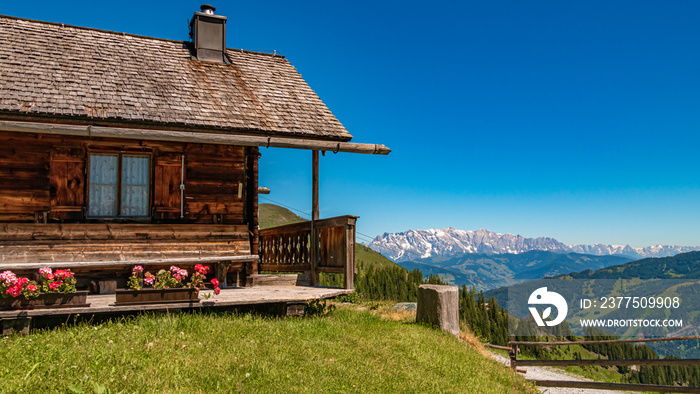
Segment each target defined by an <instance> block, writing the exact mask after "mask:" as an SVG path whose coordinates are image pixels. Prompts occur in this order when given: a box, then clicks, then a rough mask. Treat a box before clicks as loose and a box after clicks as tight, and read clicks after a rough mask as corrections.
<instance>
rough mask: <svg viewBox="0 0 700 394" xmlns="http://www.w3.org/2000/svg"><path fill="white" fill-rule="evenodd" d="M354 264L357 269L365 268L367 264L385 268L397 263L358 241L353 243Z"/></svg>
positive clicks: (394, 265)
mask: <svg viewBox="0 0 700 394" xmlns="http://www.w3.org/2000/svg"><path fill="white" fill-rule="evenodd" d="M355 264H356V265H357V267H358V268H359V269H366V268H368V267H369V266H373V267H374V268H387V267H396V266H398V264H396V263H394V262H393V261H391V260H389V259H387V258H386V257H384V256H382V255H381V254H379V253H377V252H375V251H374V250H372V249H370V248H368V247H366V246H364V245H360V244H358V243H356V244H355Z"/></svg>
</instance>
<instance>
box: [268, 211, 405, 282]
mask: <svg viewBox="0 0 700 394" xmlns="http://www.w3.org/2000/svg"><path fill="white" fill-rule="evenodd" d="M258 216H259V221H260V228H261V229H264V228H269V227H276V226H282V225H284V224H291V223H299V222H304V221H306V219H303V218H301V217H299V216H298V215H296V214H295V213H294V212H292V211H290V210H289V209H287V208H284V207H280V206H279V205H274V204H260V211H259V212H258ZM355 262H356V264H357V267H358V268H359V269H365V268H368V267H370V266H373V267H375V268H379V267H396V266H398V265H397V264H396V263H394V262H393V261H391V260H389V259H387V258H386V257H384V256H382V255H381V254H379V253H377V252H375V251H373V250H372V249H370V248H368V247H366V246H364V245H360V244H357V243H356V244H355Z"/></svg>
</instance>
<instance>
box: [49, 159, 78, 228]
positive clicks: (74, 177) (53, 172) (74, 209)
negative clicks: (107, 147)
mask: <svg viewBox="0 0 700 394" xmlns="http://www.w3.org/2000/svg"><path fill="white" fill-rule="evenodd" d="M49 185H50V195H51V208H50V214H49V218H50V219H61V220H62V219H67V220H79V219H82V218H83V207H84V206H85V150H84V149H82V148H52V149H51V163H50V167H49Z"/></svg>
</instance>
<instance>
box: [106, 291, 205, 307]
mask: <svg viewBox="0 0 700 394" xmlns="http://www.w3.org/2000/svg"><path fill="white" fill-rule="evenodd" d="M176 302H190V303H193V302H199V290H197V289H194V288H186V287H185V288H173V289H141V290H117V302H116V303H115V305H140V304H171V303H176Z"/></svg>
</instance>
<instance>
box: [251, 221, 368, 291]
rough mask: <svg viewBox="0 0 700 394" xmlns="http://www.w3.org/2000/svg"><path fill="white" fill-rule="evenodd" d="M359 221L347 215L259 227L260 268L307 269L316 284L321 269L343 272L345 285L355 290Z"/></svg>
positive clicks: (280, 270)
mask: <svg viewBox="0 0 700 394" xmlns="http://www.w3.org/2000/svg"><path fill="white" fill-rule="evenodd" d="M356 221H357V216H349V215H347V216H338V217H334V218H329V219H322V220H315V221H313V222H310V221H309V222H302V223H294V224H288V225H284V226H279V227H273V228H268V229H264V230H260V263H259V267H258V268H259V270H260V271H272V272H301V271H303V272H308V273H310V275H311V278H312V279H311V282H312V283H313V284H318V274H319V273H321V272H329V273H341V274H344V275H345V288H346V289H352V288H353V287H354V274H355V222H356ZM312 240H315V242H312ZM312 247H315V248H312Z"/></svg>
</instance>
